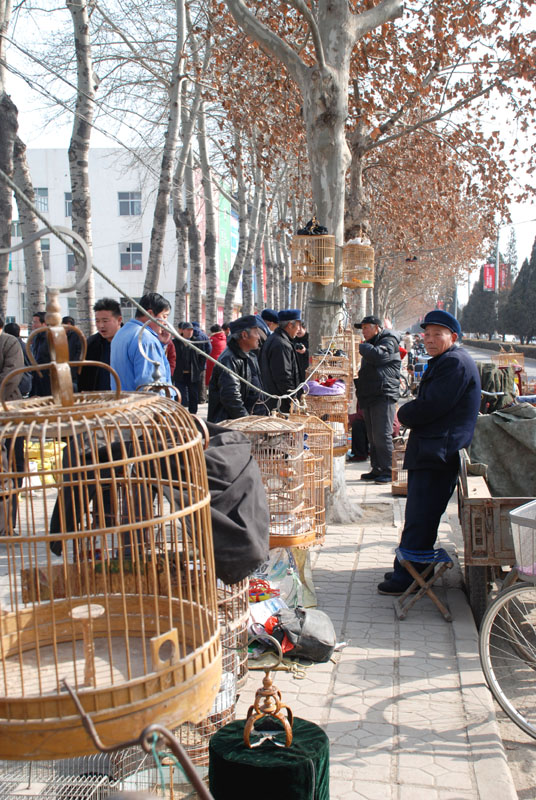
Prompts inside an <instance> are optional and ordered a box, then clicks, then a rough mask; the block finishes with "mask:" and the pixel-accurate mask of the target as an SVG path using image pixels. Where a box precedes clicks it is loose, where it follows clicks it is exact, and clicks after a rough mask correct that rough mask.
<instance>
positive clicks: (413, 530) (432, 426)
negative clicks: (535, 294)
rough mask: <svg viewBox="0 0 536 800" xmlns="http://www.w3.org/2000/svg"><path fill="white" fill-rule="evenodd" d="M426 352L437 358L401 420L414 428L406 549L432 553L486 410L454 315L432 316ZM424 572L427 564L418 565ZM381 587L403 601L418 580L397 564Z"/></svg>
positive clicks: (403, 544)
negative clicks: (464, 454)
mask: <svg viewBox="0 0 536 800" xmlns="http://www.w3.org/2000/svg"><path fill="white" fill-rule="evenodd" d="M421 328H424V346H425V348H426V352H427V353H428V355H430V356H431V359H430V360H429V361H428V367H427V369H426V370H425V371H424V374H423V377H422V379H421V382H420V385H419V393H418V395H417V397H416V399H415V400H412V401H411V402H409V403H406V404H405V405H403V406H401V407H400V409H399V410H398V418H399V420H400V422H401V424H402V425H405V426H406V427H408V428H411V433H410V435H409V439H408V444H407V448H406V456H405V459H404V468H405V469H407V471H408V496H407V501H406V514H405V521H404V528H403V530H402V536H401V540H400V547H401V548H402V549H404V550H413V551H421V552H423V551H429V550H432V549H433V547H434V544H435V541H436V539H437V529H438V526H439V521H440V519H441V516H442V514H443V513H444V511H445V509H446V507H447V503H448V501H449V499H450V496H451V495H452V492H453V491H454V488H455V486H456V481H457V478H458V467H459V456H458V451H459V450H460V449H461V448H464V447H468V446H469V444H470V443H471V439H472V438H473V431H474V429H475V424H476V419H477V416H478V410H479V407H480V378H479V375H478V370H477V367H476V364H475V362H474V361H473V359H472V358H471V356H470V355H469V354H468V353H467V352H466V351H465V350H463V349H462V348H460V347H458V340H459V339H460V337H461V328H460V324H459V322H458V320H457V319H456V318H455V317H453V316H452V314H449V313H448V311H441V310H439V309H435V310H434V311H430V312H428V314H427V315H426V316H425V318H424V320H423V322H422V323H421ZM413 563H414V566H415V568H416V569H417V570H418V571H419V572H422V571H423V570H424V568H425V567H426V566H427V564H425V563H422V562H413ZM384 577H385V580H384V581H383V582H382V583H380V584H379V586H378V591H379V592H380V594H390V595H400V594H403V592H404V591H405V590H406V589H407V587H408V586H409V585H410V584H411V583H412V578H411V576H410V575H409V573H408V572H407V570H405V569H404V568H403V567H402V565H401V564H400V563H399V562H398V561H397V560H396V559H395V563H394V569H393V572H388V573H386V574H385V576H384Z"/></svg>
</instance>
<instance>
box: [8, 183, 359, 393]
mask: <svg viewBox="0 0 536 800" xmlns="http://www.w3.org/2000/svg"><path fill="white" fill-rule="evenodd" d="M0 178H2V180H3V181H5V183H7V184H8V186H9V187H10V188H11V189H12V190H13V191H14V192H15V194H16V195H17V197H19V198H20V199H21V200H22V202H23V203H25V204H26V205H27V206H28V208H30V209H31V210H32V211H33V213H34V214H35V215H36V217H37V218H38V219H40V220H41V222H42V223H43V224H44V225H45V226H46V228H47V230H49V231H50V233H52V234H53V235H54V236H56V237H57V238H58V239H59V240H60V242H62V243H63V244H64V245H65V246H66V247H68V248H69V249H70V250H71V251H72V252H73V253H74V254H75V256H78V257H79V258H81V259H82V258H84V254H83V252H82V251H81V250H80V249H79V248H78V247H77V246H76V245H75V244H74V243H73V242H70V241H69V240H68V239H67V238H66V237H65V235H64V234H62V233H61V231H59V230H58V229H57V228H56V227H55V226H54V225H52V224H51V223H50V222H49V221H48V220H47V219H46V217H44V215H43V214H42V213H41V212H40V211H39V209H37V208H36V206H35V205H34V204H33V203H32V201H31V200H30V199H29V198H28V197H27V196H26V195H25V194H24V192H23V191H22V190H21V189H20V188H19V187H18V186H17V184H16V183H15V182H14V181H13V180H12V179H11V178H10V177H9V175H6V173H5V172H4V171H3V170H2V169H0ZM17 247H19V246H18V245H17ZM9 249H11V248H9ZM91 268H92V269H93V270H94V272H96V273H97V275H99V276H100V277H101V278H102V279H103V280H105V281H106V282H107V283H108V284H109V285H110V286H112V287H113V288H114V289H115V290H116V292H118V294H119V295H120V296H122V297H125V298H126V299H127V300H128V301H129V302H131V303H132V304H133V305H134V306H135V307H136V308H137V309H138V310H139V311H142V312H143V314H144V316H147V317H148V318H149V319H150V320H151V322H156V323H157V324H158V325H160V326H161V327H162V328H164V330H166V331H168V333H171V335H172V336H175V338H178V339H180V342H181V344H185V345H186V346H187V347H191V348H192V350H195V352H196V353H198V354H199V355H202V356H203V358H205V359H208V360H209V361H212V363H213V364H217V365H218V367H219V368H220V369H223V370H224V371H225V372H228V373H229V374H230V375H232V376H233V377H234V378H235V379H236V378H237V379H238V380H239V381H240V382H241V383H243V384H245V385H246V386H248V387H249V388H250V389H254V390H255V391H256V392H257V393H258V394H262V395H264V397H268V398H270V399H271V400H277V401H278V408H279V406H280V405H281V401H282V400H291V401H292V402H293V403H295V404H296V405H298V402H297V400H296V399H295V395H297V394H298V392H300V391H301V390H302V389H304V390H305V389H307V388H308V387H307V383H306V381H303V382H302V383H300V384H299V385H298V386H297V387H296V388H295V389H293V390H292V391H291V392H288V393H287V394H283V395H278V394H270V392H267V391H266V390H265V389H260V388H259V387H258V386H255V385H254V384H253V383H250V381H248V380H246V379H245V378H242V377H241V376H240V375H237V374H236V372H233V370H232V369H229V367H226V366H225V365H224V364H222V363H221V362H219V361H217V359H215V358H213V357H212V356H211V355H209V354H208V353H206V352H205V351H204V350H202V349H201V348H199V347H196V346H195V344H194V343H193V342H191V341H190V340H189V339H186V338H185V337H184V336H181V335H180V333H179V332H178V331H177V329H176V328H175V326H174V325H172V324H171V323H170V322H169V321H166V322H164V321H163V320H161V319H156V318H155V317H152V316H151V315H150V314H148V313H147V311H146V309H145V308H143V306H141V305H140V304H139V303H138V301H137V300H135V299H134V298H133V297H130V295H129V294H128V293H127V292H126V291H125V290H124V289H122V288H121V287H120V286H119V285H118V284H116V283H115V282H114V281H113V280H112V279H111V278H110V277H109V276H108V275H106V274H105V273H104V272H102V270H100V269H99V268H98V267H97V266H96V264H94V263H93V262H91ZM76 288H77V287H76V285H73V286H72V287H70V291H75V289H76ZM309 302H310V303H311V304H313V305H314V304H315V303H317V304H320V305H322V304H323V301H315V300H310V301H309ZM325 305H336V306H340V307H341V308H342V309H343V310H344V311H345V316H346V318H347V317H348V311H347V308H346V306H345V304H344V301H332V300H327V301H325ZM337 330H338V326H337V328H336V329H335V330H334V331H333V333H332V335H331V339H330V343H329V345H328V347H327V348H326V349H327V351H328V352H326V353H325V354H324V357H323V358H322V360H321V361H320V363H319V364H317V366H316V367H315V368H314V370H313V371H312V372H311V374H310V375H309V379H310V378H312V376H313V375H314V374H315V373H316V372H317V371H318V370H319V369H320V367H321V366H322V364H323V363H324V360H325V359H326V358H327V356H328V355H329V350H330V349H331V345H332V344H333V340H334V339H335V337H336V335H337Z"/></svg>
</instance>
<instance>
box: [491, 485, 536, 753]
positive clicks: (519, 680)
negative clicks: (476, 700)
mask: <svg viewBox="0 0 536 800" xmlns="http://www.w3.org/2000/svg"><path fill="white" fill-rule="evenodd" d="M510 518H511V522H512V533H513V539H514V548H515V552H516V561H517V568H516V571H515V573H514V575H515V577H516V578H517V579H518V581H519V582H518V583H514V585H510V586H508V588H506V589H504V590H503V591H501V592H500V594H499V595H498V596H497V597H496V599H495V600H494V601H493V602H492V604H491V605H490V606H489V608H488V609H487V610H486V613H485V614H484V617H483V619H482V624H481V626H480V635H479V651H480V663H481V665H482V670H483V672H484V675H485V678H486V681H487V683H488V686H489V688H490V690H491V692H492V694H493V696H494V697H495V699H496V700H497V702H498V703H499V705H500V706H501V707H502V708H503V710H504V711H505V712H506V714H507V715H508V716H509V717H510V719H511V720H512V721H513V722H515V723H516V725H518V726H519V727H520V728H521V729H522V730H523V731H525V733H527V734H528V735H529V736H531V737H532V738H533V739H536V706H535V704H534V688H535V681H536V558H535V555H536V548H535V544H536V500H533V501H532V502H530V503H527V504H526V505H524V506H521V507H520V508H517V509H515V510H514V511H512V512H510Z"/></svg>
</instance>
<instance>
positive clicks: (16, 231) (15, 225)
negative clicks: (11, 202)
mask: <svg viewBox="0 0 536 800" xmlns="http://www.w3.org/2000/svg"><path fill="white" fill-rule="evenodd" d="M11 235H12V236H13V237H15V236H18V237H19V239H20V237H21V236H22V233H21V229H20V222H19V220H18V219H14V220H13V221H12V223H11Z"/></svg>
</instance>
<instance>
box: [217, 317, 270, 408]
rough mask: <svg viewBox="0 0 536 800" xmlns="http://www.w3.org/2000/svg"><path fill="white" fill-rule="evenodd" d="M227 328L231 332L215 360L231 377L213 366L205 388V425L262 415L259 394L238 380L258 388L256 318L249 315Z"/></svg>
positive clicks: (260, 385) (259, 380) (259, 382)
mask: <svg viewBox="0 0 536 800" xmlns="http://www.w3.org/2000/svg"><path fill="white" fill-rule="evenodd" d="M229 327H230V331H231V333H230V335H229V338H228V340H227V347H226V348H225V350H224V351H223V353H222V354H221V356H220V357H219V358H218V364H223V366H225V367H228V368H229V369H230V370H232V372H233V374H230V373H229V372H227V370H223V369H220V368H219V367H218V364H214V369H213V370H212V376H211V378H210V383H209V386H208V412H207V419H208V421H209V422H223V420H226V419H238V418H239V417H247V416H249V415H250V414H266V406H265V405H263V396H262V394H260V392H257V391H255V389H252V388H251V386H247V385H246V384H245V383H243V382H242V381H240V380H239V378H245V380H247V381H248V382H249V383H251V384H253V385H254V386H257V387H258V388H259V389H262V383H261V377H260V372H259V364H258V362H257V357H256V355H255V354H254V352H253V351H254V350H256V349H257V348H258V346H259V326H258V324H257V319H256V317H254V316H253V315H251V316H247V317H239V318H238V319H235V320H233V321H232V322H230V323H229Z"/></svg>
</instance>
